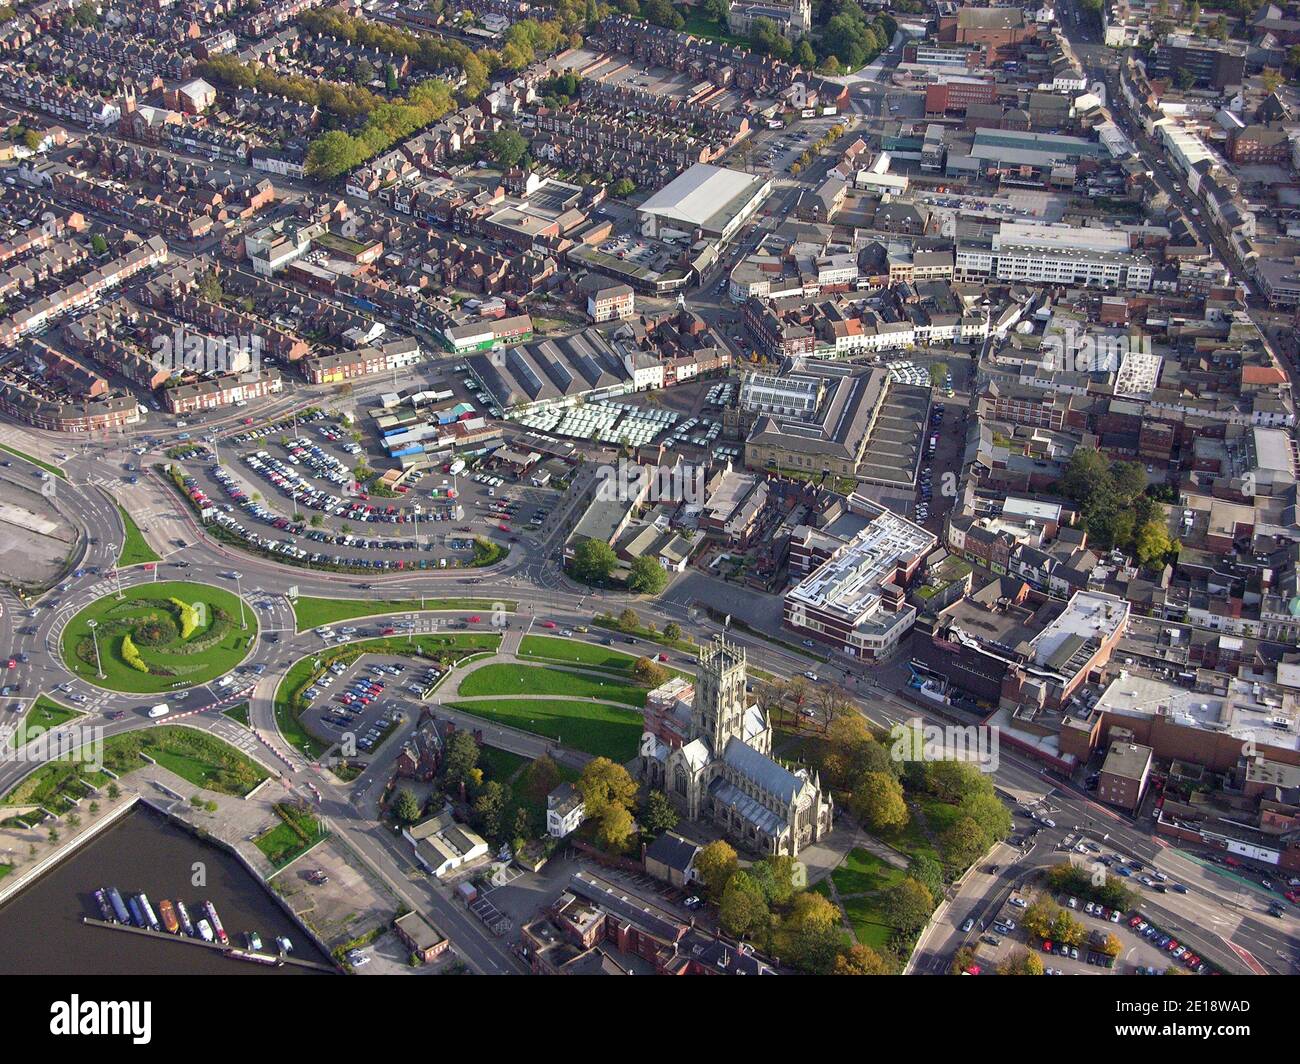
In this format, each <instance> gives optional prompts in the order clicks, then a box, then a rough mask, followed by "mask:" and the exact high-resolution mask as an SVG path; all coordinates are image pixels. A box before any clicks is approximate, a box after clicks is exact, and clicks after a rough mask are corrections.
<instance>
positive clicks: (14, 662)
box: [5, 625, 555, 669]
mask: <svg viewBox="0 0 1300 1064" xmlns="http://www.w3.org/2000/svg"><path fill="white" fill-rule="evenodd" d="M551 627H552V628H554V627H555V625H551ZM5 668H6V669H16V668H18V660H17V659H16V658H10V659H9V660H8V661H7V662H5Z"/></svg>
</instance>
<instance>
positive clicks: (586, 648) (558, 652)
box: [519, 635, 636, 673]
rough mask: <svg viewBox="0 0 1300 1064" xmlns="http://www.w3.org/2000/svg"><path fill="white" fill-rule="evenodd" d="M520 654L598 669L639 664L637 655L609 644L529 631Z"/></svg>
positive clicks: (628, 668) (616, 669)
mask: <svg viewBox="0 0 1300 1064" xmlns="http://www.w3.org/2000/svg"><path fill="white" fill-rule="evenodd" d="M519 656H520V657H521V658H545V659H546V660H548V661H568V662H572V663H574V664H576V665H591V666H594V667H595V668H597V669H609V670H611V671H613V672H624V673H630V672H631V671H632V666H633V665H635V664H636V655H634V654H624V653H623V652H622V651H619V650H612V649H610V648H609V647H602V646H596V645H593V644H591V643H584V642H582V641H581V640H577V639H565V638H563V637H561V636H554V635H526V636H524V638H523V639H522V640H520V643H519Z"/></svg>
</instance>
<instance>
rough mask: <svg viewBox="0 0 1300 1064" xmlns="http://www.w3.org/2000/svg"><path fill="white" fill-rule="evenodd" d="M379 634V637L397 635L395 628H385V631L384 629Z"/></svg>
mask: <svg viewBox="0 0 1300 1064" xmlns="http://www.w3.org/2000/svg"><path fill="white" fill-rule="evenodd" d="M379 634H380V635H396V634H397V629H396V628H385V629H384V630H383V631H382V632H380V633H379Z"/></svg>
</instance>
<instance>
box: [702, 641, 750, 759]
mask: <svg viewBox="0 0 1300 1064" xmlns="http://www.w3.org/2000/svg"><path fill="white" fill-rule="evenodd" d="M744 720H745V648H744V647H739V646H736V644H734V643H728V642H727V637H726V636H718V637H717V638H716V639H715V640H714V641H713V642H712V643H710V644H709V645H708V646H704V647H701V648H700V667H699V669H698V670H697V671H696V674H695V699H694V701H693V703H692V705H691V738H693V739H703V740H704V741H705V742H707V743H708V744H709V745H710V747H711V749H712V750H713V753H714V755H715V756H716V755H718V754H721V753H722V750H723V747H725V746H726V745H727V740H728V739H730V738H732V737H733V736H735V737H737V738H742V737H743V735H744Z"/></svg>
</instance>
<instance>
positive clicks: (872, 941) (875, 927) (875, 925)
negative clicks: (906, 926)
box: [844, 898, 894, 950]
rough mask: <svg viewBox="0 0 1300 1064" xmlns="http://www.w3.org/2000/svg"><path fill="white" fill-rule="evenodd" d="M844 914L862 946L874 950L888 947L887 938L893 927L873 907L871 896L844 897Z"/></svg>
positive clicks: (891, 933) (892, 931) (890, 934)
mask: <svg viewBox="0 0 1300 1064" xmlns="http://www.w3.org/2000/svg"><path fill="white" fill-rule="evenodd" d="M844 915H845V916H847V917H848V918H849V923H850V924H851V925H853V934H854V935H855V936H857V940H858V941H859V942H860V943H862V945H864V946H870V947H871V948H872V949H874V950H887V949H889V940H890V937H891V936H892V935H893V933H894V929H893V928H892V927H890V926H889V925H888V924H887V923H885V922H884V918H883V917H882V916H881V915H880V913H879V912H878V911H877V910H876V908H875V902H874V900H873V899H871V898H846V899H845V900H844Z"/></svg>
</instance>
